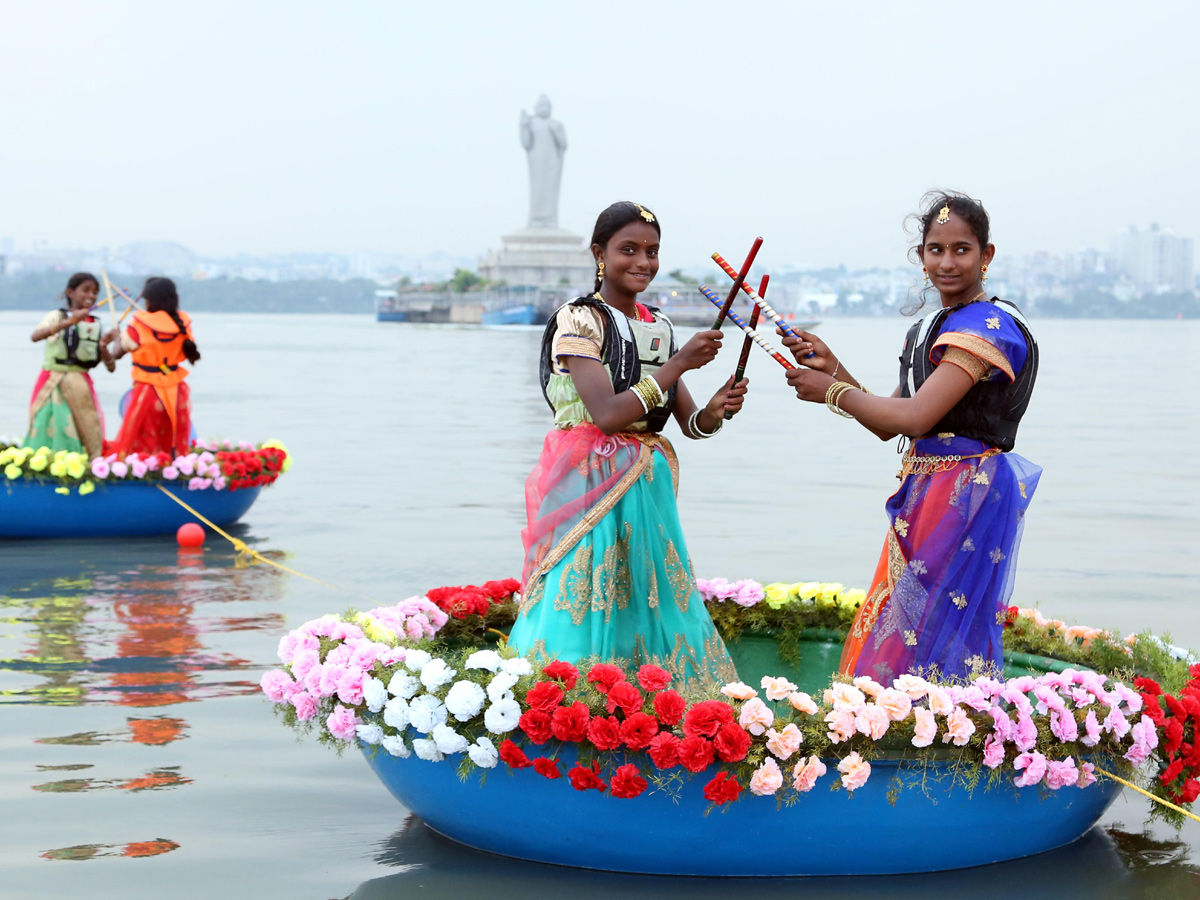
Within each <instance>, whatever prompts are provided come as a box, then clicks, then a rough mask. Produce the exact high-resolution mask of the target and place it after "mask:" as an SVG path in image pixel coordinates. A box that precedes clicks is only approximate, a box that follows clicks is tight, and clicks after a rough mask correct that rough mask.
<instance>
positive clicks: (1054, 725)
mask: <svg viewBox="0 0 1200 900" xmlns="http://www.w3.org/2000/svg"><path fill="white" fill-rule="evenodd" d="M1050 731H1051V732H1052V733H1053V734H1054V736H1055V737H1056V738H1058V739H1059V740H1060V741H1062V742H1063V743H1069V742H1071V741H1074V740H1078V739H1079V723H1078V722H1076V721H1075V714H1074V713H1073V712H1071V711H1070V710H1069V709H1067V708H1066V707H1065V706H1064V707H1063V708H1062V709H1055V710H1052V711H1051V712H1050Z"/></svg>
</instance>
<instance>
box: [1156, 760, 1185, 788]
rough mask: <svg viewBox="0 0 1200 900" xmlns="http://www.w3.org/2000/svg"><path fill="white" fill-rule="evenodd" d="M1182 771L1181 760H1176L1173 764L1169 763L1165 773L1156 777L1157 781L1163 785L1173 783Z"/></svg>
mask: <svg viewBox="0 0 1200 900" xmlns="http://www.w3.org/2000/svg"><path fill="white" fill-rule="evenodd" d="M1182 771H1183V760H1182V759H1177V760H1175V761H1174V762H1173V763H1171V764H1170V765H1169V766H1167V768H1166V771H1165V772H1163V773H1162V775H1160V776H1158V780H1159V781H1161V782H1162V783H1163V784H1170V783H1171V782H1172V781H1174V780H1175V779H1176V778H1178V777H1179V773H1180V772H1182Z"/></svg>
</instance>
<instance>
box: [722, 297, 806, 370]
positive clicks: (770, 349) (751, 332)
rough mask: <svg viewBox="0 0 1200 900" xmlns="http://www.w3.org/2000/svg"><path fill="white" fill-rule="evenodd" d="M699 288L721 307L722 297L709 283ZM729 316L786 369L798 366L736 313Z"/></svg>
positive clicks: (747, 335)
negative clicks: (784, 356)
mask: <svg viewBox="0 0 1200 900" xmlns="http://www.w3.org/2000/svg"><path fill="white" fill-rule="evenodd" d="M699 290H700V293H701V294H703V295H704V296H705V298H706V299H707V300H708V302H709V303H711V304H712V305H713V306H716V307H718V308H720V306H721V298H720V297H718V296H717V295H716V294H715V293H714V292H713V291H712V289H711V288H709V287H708V286H707V285H704V284H702V285H700V287H699ZM728 317H729V321H730V322H732V323H733V324H734V325H736V326H737V327H738V328H740V329H742V331H743V332H744V333H745V335H746V337H748V338H750V339H751V340H752V341H754V343H756V344H758V346H760V347H762V348H763V349H764V350H766V351H767V352H768V353H770V354H771V356H773V357H774V358H775V361H776V362H777V363H779V364H780V365H781V366H783V367H784V368H785V369H794V368H796V367H795V366H793V365H792V364H791V363H790V362H788V361H787V360H786V359H784V358H783V357H782V356H780V355H779V353H778V352H777V351H776V350H775V348H774V347H772V346H771V345H770V344H768V343H767V342H766V341H764V340H763V339H762V337H761V336H760V335H759V333H758V332H757V331H755V330H754V329H753V328H751V327H750V326H749V325H747V324H746V323H745V322H743V321H742V320H741V319H740V318H739V317H738V316H737V315H736V314H734V313H732V312H730V313H728Z"/></svg>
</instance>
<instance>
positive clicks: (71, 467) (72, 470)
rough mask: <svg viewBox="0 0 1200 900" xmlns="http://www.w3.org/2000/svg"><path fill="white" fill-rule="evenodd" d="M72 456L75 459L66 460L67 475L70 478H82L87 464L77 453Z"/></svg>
mask: <svg viewBox="0 0 1200 900" xmlns="http://www.w3.org/2000/svg"><path fill="white" fill-rule="evenodd" d="M73 455H74V457H75V458H74V459H69V460H66V463H67V474H68V475H70V476H71V477H72V478H82V477H83V473H84V472H86V471H87V463H86V462H85V461H84V457H82V456H80V455H79V454H78V453H76V454H73Z"/></svg>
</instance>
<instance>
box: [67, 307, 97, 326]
mask: <svg viewBox="0 0 1200 900" xmlns="http://www.w3.org/2000/svg"><path fill="white" fill-rule="evenodd" d="M91 314H92V311H91V310H90V309H87V308H86V307H85V308H84V309H73V310H71V311H70V312H69V313H67V321H68V322H69V323H70V324H71V325H78V324H79V323H80V322H82V321H83V320H84V319H86V318H87V317H88V316H90V315H91Z"/></svg>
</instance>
